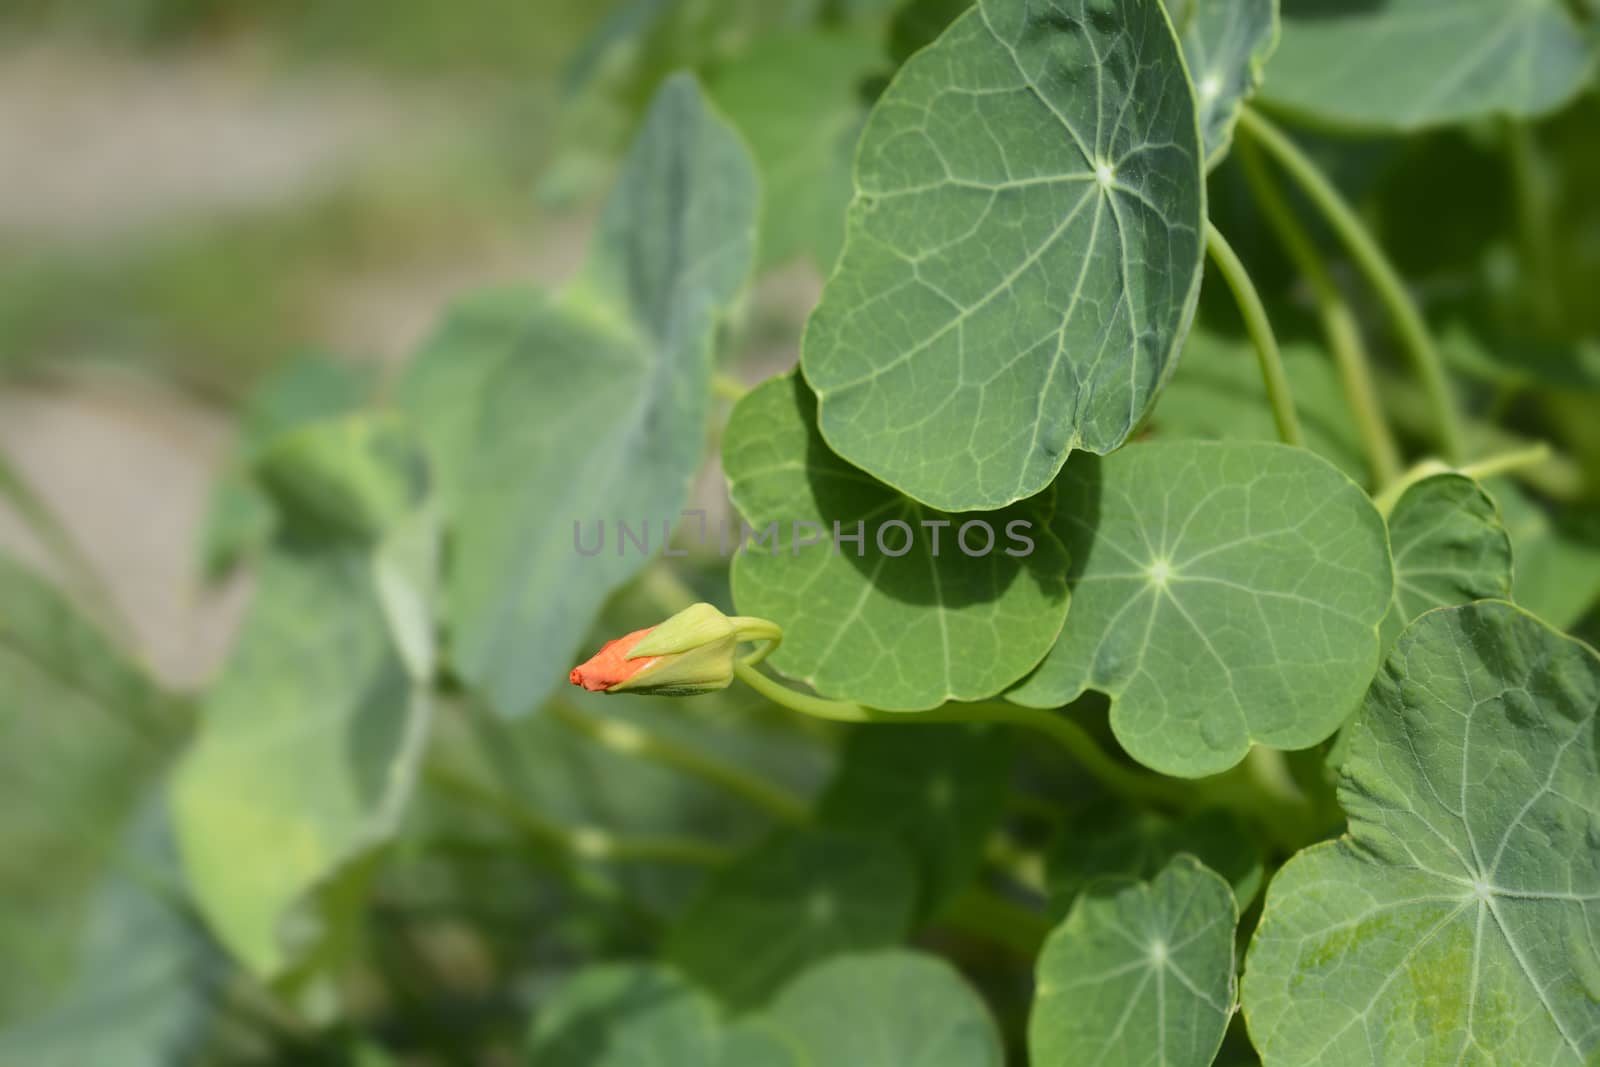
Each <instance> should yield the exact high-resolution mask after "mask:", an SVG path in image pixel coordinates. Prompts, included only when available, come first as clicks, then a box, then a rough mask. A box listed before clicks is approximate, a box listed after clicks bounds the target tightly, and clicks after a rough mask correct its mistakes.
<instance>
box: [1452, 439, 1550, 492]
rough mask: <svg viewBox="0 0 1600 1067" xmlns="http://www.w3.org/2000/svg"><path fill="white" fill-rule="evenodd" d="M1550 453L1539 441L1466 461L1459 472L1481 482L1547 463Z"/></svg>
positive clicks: (1547, 446) (1548, 448) (1545, 445)
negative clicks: (1527, 445)
mask: <svg viewBox="0 0 1600 1067" xmlns="http://www.w3.org/2000/svg"><path fill="white" fill-rule="evenodd" d="M1551 455H1552V453H1551V451H1550V446H1549V445H1547V444H1545V443H1544V442H1543V441H1540V442H1539V443H1538V444H1536V445H1530V446H1529V447H1527V448H1524V449H1520V450H1518V451H1516V452H1502V453H1501V454H1499V455H1498V456H1490V457H1489V458H1487V459H1480V460H1478V462H1476V463H1468V464H1467V465H1466V466H1465V467H1462V468H1461V473H1462V474H1465V475H1466V476H1467V477H1468V478H1472V479H1474V480H1476V481H1480V482H1481V481H1483V480H1484V479H1485V478H1493V477H1494V476H1496V475H1498V474H1511V473H1513V472H1515V471H1520V470H1526V469H1527V468H1529V467H1537V466H1538V465H1539V464H1541V463H1548V462H1549V461H1550V457H1551Z"/></svg>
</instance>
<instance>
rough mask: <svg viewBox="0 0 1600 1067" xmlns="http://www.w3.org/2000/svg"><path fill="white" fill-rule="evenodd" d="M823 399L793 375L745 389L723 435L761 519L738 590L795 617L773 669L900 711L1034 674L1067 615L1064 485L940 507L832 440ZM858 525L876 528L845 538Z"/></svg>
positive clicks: (744, 601)
mask: <svg viewBox="0 0 1600 1067" xmlns="http://www.w3.org/2000/svg"><path fill="white" fill-rule="evenodd" d="M815 407H816V404H815V401H814V400H813V399H812V397H811V393H810V391H809V390H808V389H807V388H806V386H805V383H803V382H802V381H800V379H799V378H798V376H795V377H789V378H777V379H774V380H772V381H769V382H766V383H765V384H763V385H761V386H760V387H759V388H757V389H755V390H754V391H753V392H751V393H750V395H748V396H746V397H745V398H744V399H743V400H742V401H740V403H739V406H738V407H737V408H735V409H734V412H733V415H732V417H731V418H730V419H729V420H728V427H727V431H726V433H725V434H724V437H723V446H722V456H723V459H722V462H723V467H724V469H726V471H727V474H728V486H729V492H730V493H731V495H732V497H733V502H734V504H735V505H736V506H737V507H738V509H739V512H740V513H741V514H742V515H743V516H744V520H745V530H744V531H742V532H743V533H744V534H745V536H744V537H743V538H742V540H743V542H744V547H743V548H742V549H741V550H740V552H739V555H738V557H737V558H736V559H735V560H734V562H733V595H734V601H735V602H736V603H737V604H738V607H739V610H740V611H741V612H743V613H744V614H747V615H759V616H763V617H765V618H770V619H773V620H776V621H777V622H778V623H779V624H780V625H782V626H783V630H784V640H783V644H782V645H781V646H780V647H779V648H778V650H777V652H776V653H774V655H773V657H772V661H771V662H772V664H773V666H775V667H777V668H778V669H779V670H781V671H783V672H784V673H785V674H788V675H791V676H793V677H796V678H801V679H804V680H805V681H806V682H807V683H808V684H810V685H812V686H813V687H815V688H816V689H817V691H818V692H821V693H823V694H825V695H827V696H831V697H840V698H844V699H849V700H856V701H860V702H862V703H865V704H870V705H873V706H875V707H880V708H887V709H890V710H894V711H909V710H919V709H925V708H932V707H937V706H938V705H940V704H943V703H944V702H945V701H948V700H982V699H984V698H986V697H990V696H993V695H994V694H996V693H998V692H1000V691H1001V690H1002V689H1004V688H1005V687H1006V686H1008V685H1010V684H1011V683H1012V682H1015V681H1016V680H1017V679H1018V678H1021V677H1022V676H1023V675H1024V674H1026V673H1027V672H1028V671H1029V670H1031V669H1032V668H1033V667H1034V666H1035V665H1036V664H1037V663H1038V662H1039V660H1040V658H1041V657H1042V656H1043V655H1044V654H1045V652H1046V651H1047V650H1048V649H1049V647H1050V644H1051V642H1052V641H1054V640H1055V638H1056V634H1058V633H1059V632H1060V630H1061V623H1062V620H1063V619H1064V617H1065V616H1066V612H1067V586H1066V580H1065V575H1066V560H1067V557H1066V555H1065V553H1064V552H1063V551H1062V549H1061V544H1060V540H1059V539H1058V537H1057V536H1056V534H1055V533H1053V532H1052V531H1051V529H1050V525H1049V524H1050V508H1051V506H1052V501H1053V496H1052V495H1050V494H1045V495H1044V496H1041V497H1039V498H1036V499H1034V500H1028V501H1023V502H1022V503H1020V504H1016V505H1013V506H1012V507H1009V508H1006V509H1004V510H1002V511H999V512H992V513H988V514H984V515H951V514H946V513H944V512H937V511H933V510H931V509H928V508H924V507H923V506H922V505H920V504H918V503H916V502H915V501H913V500H911V499H909V498H907V497H904V496H902V495H901V494H899V493H897V492H895V491H894V490H893V489H890V488H889V487H888V486H885V485H883V484H881V483H879V482H876V481H873V480H872V479H871V478H869V477H867V476H866V475H864V474H862V473H861V472H860V471H859V470H857V469H855V468H854V467H851V466H850V465H849V464H847V463H845V462H844V461H843V460H841V459H839V458H838V457H837V456H835V455H834V454H833V453H832V452H830V451H829V450H828V446H827V445H826V444H824V443H823V441H822V438H821V436H820V435H819V434H818V433H817V429H816V423H815ZM972 522H976V523H978V525H977V526H975V527H973V528H971V529H969V530H967V532H966V533H965V534H963V532H962V528H963V527H964V526H965V525H966V524H967V523H972ZM858 524H862V525H861V530H860V532H861V533H862V536H863V540H861V541H859V542H846V541H843V540H842V539H841V540H839V541H837V542H836V541H835V540H834V538H835V535H836V533H837V534H840V535H844V536H854V534H855V533H856V532H858V530H857V525H858ZM769 526H770V528H771V532H770V536H768V535H767V530H768V527H769ZM991 534H992V542H991V540H990V535H991ZM764 537H765V538H766V539H765V541H764V542H763V540H762V539H763V538H764ZM808 538H812V539H816V540H817V543H814V544H808V543H802V542H804V541H806V540H807V539H808ZM963 538H965V541H963V540H962V539H963ZM908 540H909V544H910V548H909V550H906V546H907V543H908ZM963 544H964V545H965V548H964V547H963ZM985 549H986V551H985ZM969 551H970V552H972V553H979V552H983V554H981V555H976V554H974V555H969V554H968V553H969ZM902 553H903V554H902Z"/></svg>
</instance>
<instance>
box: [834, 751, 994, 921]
mask: <svg viewBox="0 0 1600 1067" xmlns="http://www.w3.org/2000/svg"><path fill="white" fill-rule="evenodd" d="M1013 756H1014V753H1013V748H1012V744H1011V738H1010V735H1008V734H1006V733H1004V732H1003V731H1000V730H992V729H990V730H984V729H976V728H973V727H970V726H964V725H948V726H946V725H933V724H920V725H918V726H916V727H915V728H913V729H909V730H908V729H905V728H904V727H901V726H897V725H880V726H858V727H856V728H855V729H854V730H853V731H852V732H851V734H850V738H849V740H848V741H847V742H846V743H845V748H844V755H843V758H842V760H841V761H840V764H839V772H838V775H837V776H836V777H835V778H834V780H833V781H832V782H831V783H829V785H828V788H827V790H826V791H824V792H823V794H822V796H821V797H820V798H819V800H818V803H817V815H818V817H819V818H820V819H821V820H822V821H823V822H825V823H827V824H829V825H834V826H840V827H843V828H845V829H857V830H865V831H873V832H878V833H884V834H888V835H891V836H894V837H896V838H898V839H899V840H900V841H901V842H902V843H904V844H905V845H906V846H907V847H908V848H909V849H910V850H911V851H912V853H913V854H915V856H916V857H917V860H918V862H919V864H920V866H921V873H922V886H923V900H922V907H921V909H920V911H921V914H923V915H924V916H926V915H931V914H934V913H936V912H937V911H938V910H939V909H940V908H941V907H943V906H944V905H945V904H947V903H949V902H950V900H952V899H953V898H954V897H956V896H957V895H959V894H960V893H961V892H962V890H964V889H966V887H967V886H968V885H969V884H971V882H972V879H973V877H974V876H975V875H976V874H977V873H978V868H979V867H980V866H981V865H982V863H983V852H984V847H985V846H986V845H987V844H988V842H989V837H990V835H991V834H993V833H994V831H995V830H996V829H997V828H998V827H999V825H1000V822H1001V820H1002V819H1003V818H1004V817H1005V813H1006V797H1007V793H1008V792H1009V790H1010V788H1011V771H1012V767H1013V765H1014V763H1015V760H1014V758H1013Z"/></svg>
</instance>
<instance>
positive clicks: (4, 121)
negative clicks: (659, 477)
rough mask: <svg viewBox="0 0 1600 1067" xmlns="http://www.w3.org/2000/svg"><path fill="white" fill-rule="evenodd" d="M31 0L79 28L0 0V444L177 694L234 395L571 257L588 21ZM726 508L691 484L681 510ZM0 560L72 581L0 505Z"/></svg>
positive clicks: (778, 309) (778, 285)
mask: <svg viewBox="0 0 1600 1067" xmlns="http://www.w3.org/2000/svg"><path fill="white" fill-rule="evenodd" d="M28 2H30V3H34V4H35V5H40V4H41V3H42V7H41V8H40V10H43V11H45V12H46V14H51V13H52V12H54V11H55V10H56V9H64V10H67V11H68V12H69V15H70V17H64V18H56V17H53V16H52V17H48V18H38V19H34V20H33V21H31V22H30V21H27V20H24V21H23V23H22V24H20V26H19V25H18V24H8V23H7V22H6V21H5V17H4V15H5V13H4V12H3V11H0V462H4V461H9V463H10V464H11V466H13V467H14V468H16V469H17V470H18V471H19V472H20V473H21V474H22V475H23V477H24V478H25V480H26V481H27V482H28V483H29V484H30V485H31V486H32V488H33V489H34V490H35V492H36V493H37V494H38V496H39V497H40V498H41V499H42V501H43V503H44V505H45V506H46V507H47V508H48V509H49V510H50V511H51V512H52V513H53V514H54V515H55V517H56V518H57V519H59V520H60V521H61V522H62V524H63V525H65V526H66V527H67V529H68V530H69V531H70V533H71V534H72V535H73V537H74V538H75V540H76V541H77V542H78V543H79V546H80V547H81V549H82V550H83V553H84V555H86V556H87V557H88V559H89V561H90V562H91V563H92V564H93V566H94V568H95V569H96V570H97V571H98V572H99V575H100V576H101V577H102V579H103V580H104V582H105V584H106V585H107V586H109V589H110V594H111V597H112V599H113V600H114V602H115V606H116V608H117V609H118V611H119V613H120V614H121V615H122V616H124V617H125V619H126V621H127V623H128V627H129V629H131V631H132V633H133V637H134V643H135V644H136V646H137V648H136V651H137V652H138V653H140V654H141V655H142V656H143V658H144V659H145V661H146V662H147V663H148V664H149V665H150V666H151V667H152V668H153V669H154V670H155V671H156V672H157V674H158V675H159V676H160V677H161V678H163V679H164V680H166V681H168V682H169V683H171V684H175V685H179V686H182V687H185V688H193V687H198V686H199V685H200V684H201V683H203V682H204V681H205V680H206V679H207V678H208V677H209V676H211V674H213V673H214V671H215V670H216V668H217V667H218V666H219V665H220V662H221V658H222V656H223V655H224V654H225V652H226V650H227V648H228V646H229V642H230V639H231V636H232V634H233V632H234V629H235V627H236V625H237V623H238V620H239V618H240V615H241V613H242V609H243V607H244V605H245V603H246V600H247V590H246V589H244V588H243V587H242V585H241V583H240V582H239V581H233V582H229V583H224V584H223V585H222V586H221V587H214V588H213V587H208V586H207V585H206V584H205V583H204V582H202V580H201V578H200V575H199V567H198V540H199V536H200V531H201V528H202V523H203V521H204V519H205V516H206V512H207V508H208V506H209V499H210V493H211V489H212V486H213V483H214V482H215V480H216V478H217V476H218V475H219V474H220V473H221V470H222V468H223V465H224V463H225V462H226V461H227V457H228V455H229V450H230V446H231V441H232V434H231V429H230V426H231V420H232V418H233V414H234V411H235V409H236V407H237V404H238V403H239V402H240V401H241V399H242V398H243V397H244V396H245V395H247V393H248V390H249V387H250V385H251V383H252V382H253V381H255V380H257V379H258V378H259V377H260V376H261V375H262V374H263V373H265V372H267V371H268V370H269V369H270V368H271V367H273V366H274V365H276V364H278V363H280V362H282V361H283V360H286V359H288V358H290V357H292V356H293V355H295V354H297V353H298V352H302V351H305V350H307V349H311V348H315V349H317V350H322V351H327V352H331V353H333V354H335V355H338V356H341V357H344V358H348V359H352V360H358V361H363V362H367V363H371V364H375V365H376V366H377V367H378V368H379V370H380V374H383V375H389V374H392V373H393V372H394V370H395V369H396V368H397V367H398V366H399V364H400V363H401V361H402V360H403V358H404V357H405V356H406V355H407V354H408V353H409V352H410V351H412V350H413V349H414V348H415V346H416V345H417V343H418V342H419V341H420V340H421V339H422V338H423V337H424V336H425V335H426V333H427V331H428V330H429V329H430V327H431V326H432V325H433V323H434V322H435V321H436V320H437V317H438V315H439V314H440V311H441V310H442V309H443V308H444V306H445V305H446V304H447V303H448V302H449V301H450V300H451V299H452V298H453V297H455V296H458V295H460V294H462V293H464V292H467V291H469V290H470V289H472V288H474V287H476V286H479V285H483V284H486V283H493V282H503V281H508V280H521V281H532V282H536V283H540V284H557V283H559V282H560V281H561V280H563V279H565V278H566V277H568V276H569V275H570V274H571V273H572V271H573V270H574V269H575V267H576V266H577V265H578V262H579V260H580V258H581V256H582V252H583V248H584V245H585V243H586V241H587V238H588V231H589V220H590V218H591V216H592V211H591V210H590V209H591V208H592V205H593V203H594V200H595V198H596V194H597V193H599V192H601V191H603V189H604V186H605V182H604V180H603V178H604V175H603V173H602V172H596V171H593V170H592V168H593V167H594V163H593V160H592V159H591V158H586V157H584V155H583V153H582V152H581V151H580V152H579V153H577V158H576V163H574V161H573V160H572V159H569V158H558V157H559V155H560V153H561V152H563V151H568V150H569V149H570V144H569V145H566V146H564V147H557V141H558V140H560V139H561V137H562V133H561V130H560V128H561V125H562V123H563V122H567V123H568V124H569V125H570V124H572V123H571V119H572V116H570V115H565V116H564V115H562V114H561V113H560V109H561V106H562V105H561V101H562V97H561V96H560V93H559V92H558V91H557V89H556V87H555V82H556V79H557V78H558V76H559V74H560V71H561V64H562V60H563V59H564V57H566V56H568V55H570V54H571V53H572V52H573V51H574V50H575V49H576V48H577V44H578V42H579V41H580V40H581V38H582V36H583V34H585V33H586V32H588V27H589V26H590V25H592V23H593V21H594V19H595V18H596V17H597V16H598V14H599V13H600V12H597V11H594V10H588V9H587V7H586V6H580V5H579V4H577V3H574V2H571V0H555V2H550V3H545V2H543V0H541V3H540V4H536V5H533V6H534V7H535V8H538V9H540V10H538V11H537V12H530V11H528V10H524V9H522V8H521V7H520V6H518V5H512V4H506V3H503V2H501V0H467V2H466V3H465V4H464V7H465V8H467V9H470V10H463V11H461V12H458V13H456V15H455V16H452V17H451V18H450V19H448V20H446V22H441V21H440V18H441V16H440V15H439V13H438V11H437V10H436V9H434V8H433V7H431V5H429V4H427V3H425V2H418V0H395V2H394V3H392V4H387V5H377V7H375V6H374V0H353V3H352V4H351V5H350V6H351V10H350V11H347V12H336V13H329V9H323V8H318V7H316V6H309V7H307V6H301V5H286V6H285V7H284V8H283V9H281V10H282V11H283V12H289V14H283V15H281V18H280V20H279V21H273V20H272V19H266V18H258V19H256V20H255V21H252V20H251V19H250V18H242V17H241V16H238V15H237V14H236V12H237V11H245V12H246V13H247V14H249V15H252V16H259V15H260V13H261V11H264V10H273V11H275V12H277V11H278V10H279V9H260V8H252V6H251V5H249V4H228V3H225V2H223V0H91V2H90V3H87V4H85V5H83V6H82V7H79V8H72V7H69V6H65V5H55V6H54V7H52V5H50V4H49V3H47V2H43V0H28ZM130 5H131V6H130ZM590 6H592V5H590ZM602 7H603V5H602ZM380 8H381V13H380V11H379V9H380ZM480 8H481V9H482V10H478V9H480ZM363 11H365V13H366V15H367V16H369V17H368V18H365V19H363V18H362V17H361V16H362V12H363ZM129 12H132V14H129ZM86 13H87V14H88V15H92V16H94V17H90V18H88V19H87V20H85V18H84V16H85V14H86ZM108 13H109V14H108ZM374 15H377V16H378V17H377V18H376V19H374V18H372V17H370V16H374ZM219 26H220V27H221V28H222V29H221V31H219V30H218V29H217V27H219ZM108 27H109V29H108ZM529 27H533V28H531V29H530V28H529ZM369 28H370V31H371V32H368V30H369ZM445 29H448V30H450V31H451V32H455V31H458V30H459V31H460V32H461V33H462V34H463V36H461V37H460V38H459V39H456V38H448V37H445V36H441V33H442V32H443V31H444V30H445ZM223 31H225V32H223ZM519 32H520V33H521V36H520V37H517V36H516V35H517V34H518V33H519ZM587 121H588V119H587V116H584V117H583V118H582V122H587ZM580 125H581V123H580ZM602 136H603V135H602ZM568 140H569V141H570V138H568ZM552 162H555V163H557V164H559V165H558V166H556V167H555V168H554V171H553V172H554V174H555V176H556V177H555V179H552V178H551V176H550V175H551V173H552V171H551V168H550V164H551V163H552ZM552 187H555V190H556V192H555V194H552V192H551V189H552ZM552 195H554V196H555V197H556V198H557V199H558V201H559V202H554V203H552ZM818 285H819V283H818V280H817V279H816V278H815V276H814V274H813V273H812V272H810V271H807V270H791V271H783V272H778V273H776V274H775V275H772V276H771V277H769V278H766V279H764V280H763V282H762V284H761V285H760V286H759V287H758V289H757V291H756V292H755V294H754V295H753V297H752V299H751V302H750V308H749V310H748V314H747V316H746V321H745V332H746V334H747V335H748V338H749V341H750V344H751V347H752V348H753V349H754V350H755V351H754V353H753V360H752V362H751V364H750V366H749V368H748V370H749V374H748V375H746V376H748V377H749V378H750V379H751V380H752V381H753V380H758V379H759V378H761V377H765V376H766V375H767V374H770V373H772V372H773V371H775V370H778V369H781V368H782V367H783V366H784V365H786V364H787V363H789V362H792V360H793V358H794V353H793V352H792V351H791V350H790V349H791V348H792V340H790V339H792V337H793V336H794V335H795V332H796V331H795V328H794V325H793V323H794V322H795V321H797V320H796V319H795V316H798V315H803V314H804V311H805V310H806V309H807V308H809V306H810V304H811V302H812V301H813V300H814V299H815V296H816V292H817V289H818ZM763 337H771V338H783V339H784V340H783V341H782V343H778V342H776V341H774V342H773V343H772V344H764V343H763ZM721 498H722V489H721V481H720V477H718V476H717V475H716V473H715V472H708V475H707V477H706V478H704V479H702V482H701V486H700V489H699V491H698V492H697V494H696V499H697V502H700V503H704V504H706V505H707V506H711V507H715V506H719V505H720V502H721ZM0 552H6V553H9V554H13V555H17V556H20V557H21V558H22V559H24V560H25V561H27V562H28V563H30V564H32V565H35V566H38V567H39V568H41V569H42V570H45V571H46V572H47V573H52V574H54V575H55V576H56V577H57V578H58V580H61V581H63V582H66V579H67V576H66V575H65V574H63V573H62V572H61V571H60V570H59V568H57V567H56V566H55V564H54V563H53V561H52V558H51V556H50V554H49V553H48V552H46V551H44V549H43V548H42V546H41V545H39V544H37V543H35V542H34V539H33V538H32V537H31V536H30V534H29V532H28V530H27V528H26V527H25V526H24V524H22V523H21V522H20V521H18V520H17V518H16V517H15V516H14V515H13V514H11V513H10V512H9V511H8V509H6V508H5V507H4V506H0Z"/></svg>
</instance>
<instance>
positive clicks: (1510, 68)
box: [1263, 0, 1592, 131]
mask: <svg viewBox="0 0 1600 1067" xmlns="http://www.w3.org/2000/svg"><path fill="white" fill-rule="evenodd" d="M1591 64H1592V60H1591V58H1590V55H1589V52H1588V49H1587V47H1586V44H1585V41H1584V37H1583V33H1582V31H1581V30H1580V29H1579V28H1578V25H1577V23H1576V21H1575V20H1574V19H1573V17H1572V13H1571V12H1570V11H1569V10H1568V8H1567V6H1566V4H1565V3H1564V0H1366V2H1362V3H1355V2H1352V0H1283V40H1282V42H1281V44H1280V46H1279V48H1278V54H1277V56H1276V57H1275V58H1274V60H1273V63H1272V70H1271V72H1270V74H1269V77H1268V78H1267V82H1266V86H1265V88H1264V90H1263V93H1264V95H1265V96H1266V97H1267V98H1268V99H1269V100H1270V101H1271V102H1272V103H1273V104H1274V105H1276V106H1278V107H1282V108H1286V109H1289V110H1291V111H1295V112H1298V113H1301V114H1303V115H1305V116H1307V117H1310V118H1314V119H1316V120H1319V121H1322V122H1328V123H1335V124H1338V125H1342V126H1352V127H1358V128H1362V129H1370V130H1393V131H1402V130H1419V129H1425V128H1428V127H1430V126H1441V125H1446V124H1450V123H1457V122H1462V121H1465V120H1467V119H1474V118H1480V117H1483V116H1488V115H1510V116H1516V117H1524V118H1525V117H1531V116H1535V115H1542V114H1545V113H1547V112H1550V111H1553V110H1555V109H1556V108H1558V107H1560V106H1561V105H1562V104H1564V103H1566V102H1567V101H1568V100H1569V99H1571V98H1572V97H1573V96H1574V95H1575V94H1576V93H1577V92H1578V91H1579V90H1580V89H1581V88H1582V87H1583V85H1584V83H1585V81H1586V80H1587V79H1588V76H1589V72H1590V68H1591Z"/></svg>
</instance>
